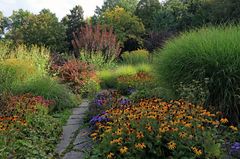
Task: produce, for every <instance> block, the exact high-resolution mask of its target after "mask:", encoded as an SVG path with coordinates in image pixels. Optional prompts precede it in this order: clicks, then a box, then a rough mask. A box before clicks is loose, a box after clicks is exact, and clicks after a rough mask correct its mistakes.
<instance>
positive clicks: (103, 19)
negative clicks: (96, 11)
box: [100, 7, 145, 44]
mask: <svg viewBox="0 0 240 159" xmlns="http://www.w3.org/2000/svg"><path fill="white" fill-rule="evenodd" d="M100 23H101V24H102V25H106V26H108V27H113V30H114V32H115V34H116V35H117V37H118V40H119V41H120V42H121V43H122V44H123V43H124V42H126V41H127V40H129V39H133V40H136V41H137V42H139V43H141V42H142V39H141V36H142V34H143V33H144V31H145V29H144V25H143V23H142V22H141V20H140V19H139V18H138V17H136V16H135V15H133V14H132V13H131V12H127V11H126V10H125V9H124V8H120V7H116V8H114V9H112V10H107V11H106V12H104V13H103V14H102V15H101V16H100Z"/></svg>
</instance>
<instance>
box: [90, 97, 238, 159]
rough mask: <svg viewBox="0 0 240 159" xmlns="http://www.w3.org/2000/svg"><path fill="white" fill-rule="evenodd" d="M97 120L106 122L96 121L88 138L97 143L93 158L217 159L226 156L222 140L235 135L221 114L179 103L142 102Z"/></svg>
mask: <svg viewBox="0 0 240 159" xmlns="http://www.w3.org/2000/svg"><path fill="white" fill-rule="evenodd" d="M101 117H102V118H103V117H104V118H108V121H104V122H97V123H96V126H97V129H96V130H95V131H94V133H93V135H92V137H93V139H94V140H97V141H98V142H99V144H98V146H97V147H96V149H95V150H94V152H95V154H94V155H93V156H94V157H96V156H97V158H131V157H132V158H159V157H174V158H181V157H189V158H199V157H200V158H220V157H221V156H222V155H223V154H224V153H227V148H225V147H224V146H223V145H224V141H225V142H226V141H230V140H232V139H234V138H236V135H238V128H237V127H234V126H229V125H227V124H228V120H227V119H226V118H222V116H221V113H215V114H214V113H211V112H209V111H207V110H206V109H204V108H203V107H201V106H196V105H193V104H190V103H187V102H184V101H183V100H179V101H170V102H165V101H163V100H162V99H157V98H152V99H144V100H141V101H140V102H139V103H136V104H127V105H121V106H119V107H113V108H111V109H109V110H107V111H106V112H105V113H104V114H103V115H101ZM230 134H231V135H230ZM236 147H237V148H238V146H235V147H234V148H235V149H236ZM99 152H102V153H99Z"/></svg>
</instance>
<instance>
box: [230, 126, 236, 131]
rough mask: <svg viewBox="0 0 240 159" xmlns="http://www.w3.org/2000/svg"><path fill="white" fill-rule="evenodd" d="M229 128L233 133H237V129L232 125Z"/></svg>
mask: <svg viewBox="0 0 240 159" xmlns="http://www.w3.org/2000/svg"><path fill="white" fill-rule="evenodd" d="M229 128H230V129H232V130H233V131H238V128H237V127H235V126H233V125H231V126H230V127H229Z"/></svg>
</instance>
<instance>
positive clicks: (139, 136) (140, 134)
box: [137, 131, 144, 139]
mask: <svg viewBox="0 0 240 159" xmlns="http://www.w3.org/2000/svg"><path fill="white" fill-rule="evenodd" d="M137 138H138V139H141V138H144V135H143V133H142V132H141V131H140V132H137Z"/></svg>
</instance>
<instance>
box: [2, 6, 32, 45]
mask: <svg viewBox="0 0 240 159" xmlns="http://www.w3.org/2000/svg"><path fill="white" fill-rule="evenodd" d="M32 15H33V14H32V13H30V12H29V11H26V10H23V9H19V10H17V11H13V14H12V15H11V16H10V17H9V21H10V24H9V26H8V33H7V34H6V38H7V39H11V40H13V42H14V43H15V44H18V43H23V36H24V35H23V32H22V29H24V26H25V25H26V24H27V22H28V19H29V17H30V16H32Z"/></svg>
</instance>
